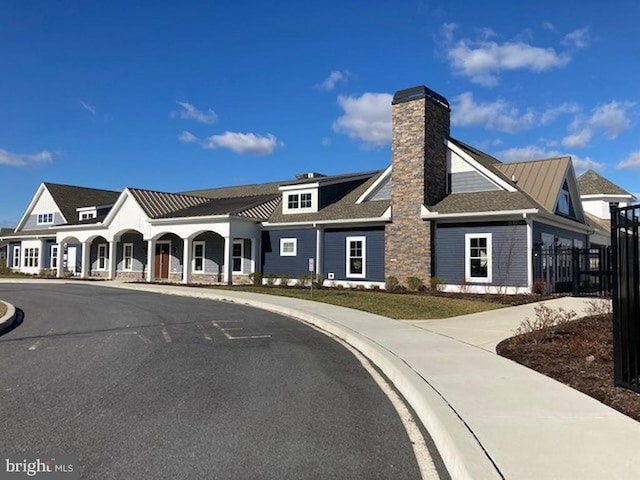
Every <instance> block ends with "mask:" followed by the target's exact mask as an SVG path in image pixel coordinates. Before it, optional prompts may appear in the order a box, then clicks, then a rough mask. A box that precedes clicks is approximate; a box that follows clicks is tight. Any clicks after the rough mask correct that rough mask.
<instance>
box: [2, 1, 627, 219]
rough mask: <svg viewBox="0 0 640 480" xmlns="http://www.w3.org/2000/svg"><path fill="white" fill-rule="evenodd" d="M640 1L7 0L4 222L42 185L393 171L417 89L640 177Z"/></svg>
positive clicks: (494, 136) (485, 131) (184, 182)
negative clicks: (393, 111)
mask: <svg viewBox="0 0 640 480" xmlns="http://www.w3.org/2000/svg"><path fill="white" fill-rule="evenodd" d="M638 18H640V3H638V2H635V1H626V0H623V1H617V2H615V8H610V9H606V8H603V4H602V2H599V1H594V0H584V1H582V2H580V7H579V8H576V5H574V4H573V2H558V1H557V0H555V1H547V0H540V1H536V2H513V1H511V0H504V1H487V2H477V1H476V2H467V1H455V0H452V1H446V2H444V1H442V2H431V1H393V2H392V1H372V0H369V1H364V0H363V1H351V0H342V1H331V0H327V1H324V2H314V1H310V2H303V3H300V2H292V1H277V0H276V1H272V2H263V1H241V0H236V1H220V0H217V1H192V0H183V1H181V2H175V1H164V0H156V1H153V2H151V1H148V2H142V1H138V2H131V1H126V2H125V1H118V0H111V1H108V2H98V1H81V0H46V1H45V0H42V1H29V0H3V1H2V2H0V58H1V64H2V66H3V68H2V73H1V74H0V185H1V187H0V188H1V189H2V199H1V200H0V225H2V226H12V225H14V224H15V223H17V221H18V220H19V218H20V217H21V215H22V214H23V212H24V209H25V208H26V206H27V204H28V203H29V201H30V199H31V197H32V195H33V194H34V192H35V190H36V188H37V186H38V185H39V184H40V182H42V181H48V182H55V183H65V184H70V185H82V186H89V187H95V188H105V189H113V190H121V189H123V188H125V187H127V186H133V187H139V188H148V189H154V190H161V191H184V190H190V189H197V188H207V187H216V186H225V185H234V184H245V183H258V182H265V181H276V180H286V179H292V178H293V177H294V176H295V174H296V173H300V172H304V171H318V172H321V173H326V174H335V173H343V172H352V171H361V170H372V169H378V168H385V167H386V166H387V165H388V164H389V162H390V147H389V141H390V136H391V135H390V127H391V126H390V99H391V95H392V94H393V93H394V92H395V91H397V90H400V89H403V88H407V87H412V86H415V85H422V84H424V85H427V86H428V87H430V88H432V89H433V90H435V91H437V92H439V93H441V94H442V95H444V96H445V97H447V98H448V99H449V102H450V103H451V106H452V136H454V137H456V138H458V139H460V140H462V141H464V142H466V143H470V144H472V145H474V146H476V147H478V148H480V149H483V150H484V151H486V152H488V153H490V154H492V155H494V156H496V157H497V158H499V159H501V160H503V161H516V160H524V159H532V158H545V157H549V156H557V155H564V154H570V155H572V156H573V158H574V165H575V166H576V169H577V171H578V173H580V172H582V171H584V170H585V169H587V168H594V169H595V170H596V171H598V172H600V173H601V174H603V175H605V176H606V177H607V178H610V179H611V180H612V181H614V182H615V183H617V184H619V185H620V186H622V187H623V188H625V189H627V190H628V191H630V192H632V193H640V135H639V133H640V124H639V115H638V114H639V112H640V103H639V102H640V90H639V88H638V84H639V79H640V75H639V74H640V62H639V61H638V59H640V42H638V40H637V35H638V27H637V19H638Z"/></svg>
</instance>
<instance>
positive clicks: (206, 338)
mask: <svg viewBox="0 0 640 480" xmlns="http://www.w3.org/2000/svg"><path fill="white" fill-rule="evenodd" d="M197 325H198V328H199V329H200V331H201V332H202V335H204V339H205V340H208V341H211V335H209V334H208V333H207V332H206V331H205V330H204V327H203V326H202V325H200V324H199V323H198V324H197Z"/></svg>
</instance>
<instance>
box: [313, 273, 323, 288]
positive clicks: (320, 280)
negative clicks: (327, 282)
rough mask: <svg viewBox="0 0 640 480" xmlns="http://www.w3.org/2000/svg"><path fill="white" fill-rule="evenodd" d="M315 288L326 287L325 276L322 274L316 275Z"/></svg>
mask: <svg viewBox="0 0 640 480" xmlns="http://www.w3.org/2000/svg"><path fill="white" fill-rule="evenodd" d="M313 287H314V288H322V287H324V276H323V275H322V274H320V273H318V274H317V275H314V280H313Z"/></svg>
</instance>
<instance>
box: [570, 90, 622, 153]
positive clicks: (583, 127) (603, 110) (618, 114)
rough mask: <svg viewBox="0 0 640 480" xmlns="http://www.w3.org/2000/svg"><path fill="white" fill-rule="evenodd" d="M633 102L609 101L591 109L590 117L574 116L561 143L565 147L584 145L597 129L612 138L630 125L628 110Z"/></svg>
mask: <svg viewBox="0 0 640 480" xmlns="http://www.w3.org/2000/svg"><path fill="white" fill-rule="evenodd" d="M634 105H635V103H634V102H615V101H614V102H610V103H607V104H605V105H600V106H599V107H597V108H596V109H594V110H593V113H592V114H591V116H590V117H588V118H586V119H584V118H579V117H578V118H576V119H575V120H574V121H573V122H572V124H571V127H570V131H572V132H573V133H571V134H570V135H567V136H566V137H565V138H564V139H563V140H562V144H563V145H564V146H565V147H569V148H576V147H585V146H587V145H588V144H589V142H590V141H591V139H592V138H593V135H594V134H595V132H596V131H597V130H601V131H604V133H605V135H606V136H607V137H608V138H609V139H614V138H616V137H617V136H618V135H620V134H621V133H623V132H624V131H625V130H627V129H628V128H629V127H630V126H631V120H630V119H629V116H628V111H629V109H631V108H632V107H633V106H634Z"/></svg>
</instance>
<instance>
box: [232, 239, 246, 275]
mask: <svg viewBox="0 0 640 480" xmlns="http://www.w3.org/2000/svg"><path fill="white" fill-rule="evenodd" d="M243 253H244V241H243V240H234V241H233V252H232V255H231V263H232V266H233V268H232V271H233V273H242V257H243Z"/></svg>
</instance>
